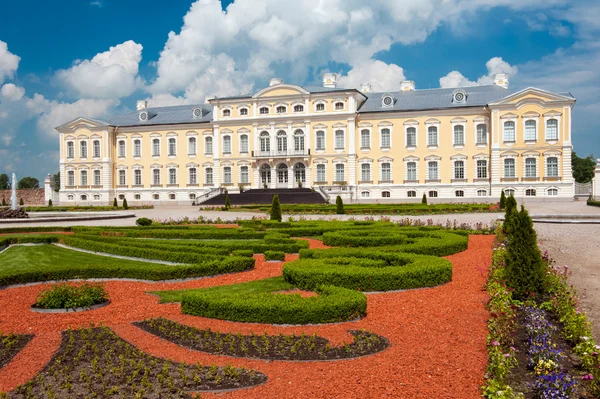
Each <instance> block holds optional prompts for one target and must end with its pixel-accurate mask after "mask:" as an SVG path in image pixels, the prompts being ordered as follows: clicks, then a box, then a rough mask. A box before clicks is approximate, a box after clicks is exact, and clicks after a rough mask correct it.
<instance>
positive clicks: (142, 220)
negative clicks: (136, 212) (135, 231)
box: [135, 218, 152, 226]
mask: <svg viewBox="0 0 600 399" xmlns="http://www.w3.org/2000/svg"><path fill="white" fill-rule="evenodd" d="M135 224H137V225H138V226H150V225H151V224H152V219H148V218H139V219H138V220H136V221H135Z"/></svg>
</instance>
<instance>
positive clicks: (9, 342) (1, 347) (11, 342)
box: [0, 333, 33, 369]
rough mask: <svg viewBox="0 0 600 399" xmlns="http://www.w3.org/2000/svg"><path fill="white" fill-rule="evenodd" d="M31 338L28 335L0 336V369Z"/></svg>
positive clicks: (31, 336)
mask: <svg viewBox="0 0 600 399" xmlns="http://www.w3.org/2000/svg"><path fill="white" fill-rule="evenodd" d="M32 338H33V335H30V334H12V333H9V334H7V335H2V334H0V369H1V368H2V367H4V366H6V365H7V364H8V363H9V362H10V361H11V359H12V358H13V357H15V355H16V354H17V353H19V352H20V351H21V349H23V348H24V347H25V345H27V343H28V342H29V341H31V339H32Z"/></svg>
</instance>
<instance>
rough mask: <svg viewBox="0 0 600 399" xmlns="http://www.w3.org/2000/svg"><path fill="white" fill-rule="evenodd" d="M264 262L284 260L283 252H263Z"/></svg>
mask: <svg viewBox="0 0 600 399" xmlns="http://www.w3.org/2000/svg"><path fill="white" fill-rule="evenodd" d="M265 260H285V252H283V251H265Z"/></svg>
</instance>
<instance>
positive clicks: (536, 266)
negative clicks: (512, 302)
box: [505, 206, 546, 299]
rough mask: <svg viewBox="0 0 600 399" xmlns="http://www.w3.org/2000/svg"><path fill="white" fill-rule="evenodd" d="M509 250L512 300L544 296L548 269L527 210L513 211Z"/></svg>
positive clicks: (507, 280)
mask: <svg viewBox="0 0 600 399" xmlns="http://www.w3.org/2000/svg"><path fill="white" fill-rule="evenodd" d="M511 213H512V215H511V217H510V223H511V225H512V226H510V228H509V229H508V233H507V239H508V243H507V246H506V260H505V265H506V266H505V268H506V269H505V270H506V284H507V285H508V286H509V287H510V288H512V289H513V298H515V299H526V298H528V297H529V296H530V295H532V294H541V293H543V292H544V285H545V284H544V282H545V276H546V267H545V265H544V262H543V261H542V255H541V253H540V250H539V248H538V246H537V235H536V233H535V230H534V228H533V222H532V220H531V218H530V217H529V214H528V213H527V211H526V210H525V207H523V206H521V211H520V212H519V211H517V210H516V209H512V210H511Z"/></svg>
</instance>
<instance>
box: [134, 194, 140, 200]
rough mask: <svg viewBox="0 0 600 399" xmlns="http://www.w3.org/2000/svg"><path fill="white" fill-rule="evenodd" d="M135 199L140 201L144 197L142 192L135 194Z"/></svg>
mask: <svg viewBox="0 0 600 399" xmlns="http://www.w3.org/2000/svg"><path fill="white" fill-rule="evenodd" d="M133 199H134V200H137V201H139V200H141V199H142V196H141V195H140V194H134V196H133Z"/></svg>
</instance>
